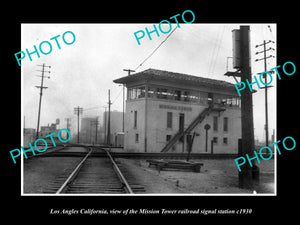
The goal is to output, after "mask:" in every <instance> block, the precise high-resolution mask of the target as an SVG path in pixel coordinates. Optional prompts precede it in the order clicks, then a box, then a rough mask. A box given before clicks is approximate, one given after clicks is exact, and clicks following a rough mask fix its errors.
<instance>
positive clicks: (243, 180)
mask: <svg viewBox="0 0 300 225" xmlns="http://www.w3.org/2000/svg"><path fill="white" fill-rule="evenodd" d="M234 31H235V32H234V35H235V37H234V38H235V39H234V41H235V43H234V45H233V46H234V56H233V60H234V62H235V63H234V68H236V69H238V70H237V71H236V72H227V73H226V74H225V75H226V76H233V77H234V79H235V80H236V77H241V82H244V84H246V83H248V82H249V83H248V84H250V85H252V84H253V83H252V76H251V63H250V26H240V29H239V30H234ZM247 80H248V81H247ZM236 81H237V80H236ZM253 93H254V92H253ZM252 102H253V101H252V92H251V91H250V88H245V89H244V90H243V92H242V93H241V114H242V121H241V122H242V139H241V141H240V144H239V152H238V155H239V156H244V157H245V155H246V154H247V155H248V157H249V160H251V163H252V167H251V166H250V164H249V163H245V164H243V165H242V166H241V167H240V168H241V171H240V172H238V173H239V175H238V176H239V187H240V188H248V189H253V187H254V181H255V180H258V177H259V168H258V167H257V166H256V165H255V160H256V159H255V157H253V156H254V152H253V151H254V150H255V148H254V126H253V107H252Z"/></svg>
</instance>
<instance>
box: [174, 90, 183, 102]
mask: <svg viewBox="0 0 300 225" xmlns="http://www.w3.org/2000/svg"><path fill="white" fill-rule="evenodd" d="M174 94H175V100H178V101H180V100H181V91H178V90H175V92H174Z"/></svg>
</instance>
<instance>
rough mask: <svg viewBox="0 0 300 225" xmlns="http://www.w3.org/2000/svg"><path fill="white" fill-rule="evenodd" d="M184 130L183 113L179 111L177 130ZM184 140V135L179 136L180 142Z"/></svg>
mask: <svg viewBox="0 0 300 225" xmlns="http://www.w3.org/2000/svg"><path fill="white" fill-rule="evenodd" d="M183 131H184V113H179V132H180V133H182V132H183ZM183 141H184V135H183V136H182V137H181V138H180V142H183Z"/></svg>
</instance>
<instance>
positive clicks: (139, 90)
mask: <svg viewBox="0 0 300 225" xmlns="http://www.w3.org/2000/svg"><path fill="white" fill-rule="evenodd" d="M145 95H146V89H145V87H139V88H137V98H145Z"/></svg>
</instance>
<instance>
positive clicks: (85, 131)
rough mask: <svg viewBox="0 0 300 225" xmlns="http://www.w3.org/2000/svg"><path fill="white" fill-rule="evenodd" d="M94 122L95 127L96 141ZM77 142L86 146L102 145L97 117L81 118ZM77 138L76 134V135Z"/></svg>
mask: <svg viewBox="0 0 300 225" xmlns="http://www.w3.org/2000/svg"><path fill="white" fill-rule="evenodd" d="M96 121H98V126H97V140H96ZM79 132H80V133H79V139H80V140H79V142H80V143H86V144H99V143H102V141H103V140H102V139H101V134H100V130H99V120H98V119H97V117H83V118H81V123H80V131H79ZM76 138H77V134H76Z"/></svg>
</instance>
